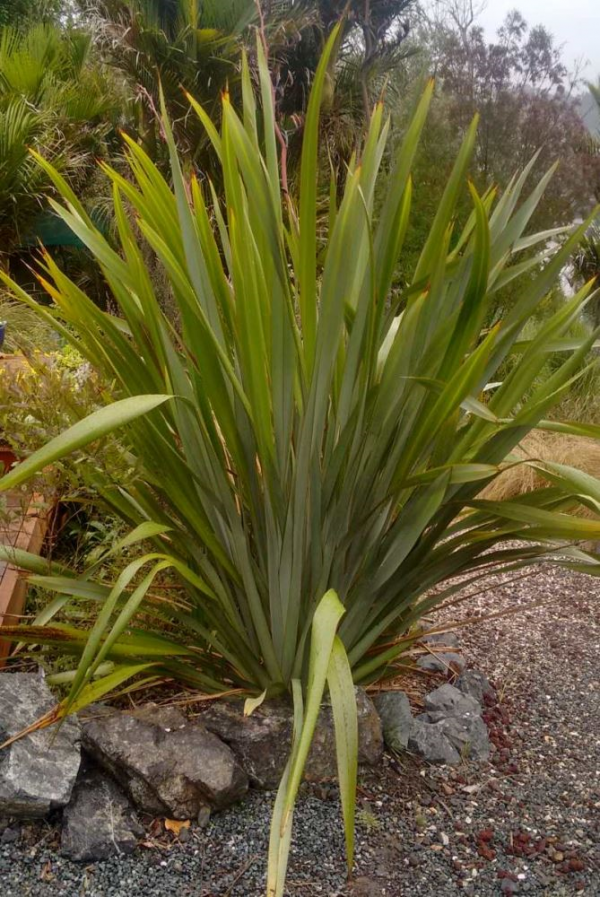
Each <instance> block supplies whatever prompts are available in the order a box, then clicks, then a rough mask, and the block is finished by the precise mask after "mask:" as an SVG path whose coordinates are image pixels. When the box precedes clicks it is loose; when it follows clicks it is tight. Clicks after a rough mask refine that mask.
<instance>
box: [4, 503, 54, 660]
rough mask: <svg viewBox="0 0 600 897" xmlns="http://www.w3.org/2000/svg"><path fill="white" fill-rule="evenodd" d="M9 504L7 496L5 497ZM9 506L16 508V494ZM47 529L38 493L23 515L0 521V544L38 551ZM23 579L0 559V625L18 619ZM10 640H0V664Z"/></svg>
mask: <svg viewBox="0 0 600 897" xmlns="http://www.w3.org/2000/svg"><path fill="white" fill-rule="evenodd" d="M8 504H9V507H10V505H11V496H10V494H9V497H8ZM12 504H13V507H18V506H19V502H18V501H17V500H16V497H15V498H13V499H12ZM47 529H48V513H47V509H46V508H45V507H44V504H43V499H42V496H41V495H33V496H32V498H31V501H30V503H29V507H28V508H27V511H26V512H25V514H24V515H22V516H21V515H18V516H16V517H15V519H13V520H11V521H10V523H8V524H7V523H2V524H0V543H2V544H3V545H10V546H12V547H13V548H20V549H23V550H24V551H29V552H31V553H32V554H39V553H40V552H41V550H42V545H43V544H44V538H45V535H46V531H47ZM26 595H27V582H26V581H25V579H24V577H23V575H22V574H21V573H20V572H19V571H18V570H17V569H16V568H15V567H13V566H12V564H6V563H5V562H4V561H0V628H1V627H2V626H15V625H16V624H17V623H19V622H20V619H21V615H22V614H23V611H24V608H25V598H26ZM10 649H11V644H10V642H5V641H0V667H2V666H3V664H4V660H5V659H6V657H7V656H8V654H9V653H10Z"/></svg>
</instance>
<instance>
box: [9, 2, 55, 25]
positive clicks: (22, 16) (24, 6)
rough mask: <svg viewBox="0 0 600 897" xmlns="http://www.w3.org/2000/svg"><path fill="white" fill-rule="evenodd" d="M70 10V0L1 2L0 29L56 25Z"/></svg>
mask: <svg viewBox="0 0 600 897" xmlns="http://www.w3.org/2000/svg"><path fill="white" fill-rule="evenodd" d="M70 10H71V3H70V0H2V2H1V3H0V28H2V27H6V26H13V27H20V28H23V27H28V26H29V25H30V24H31V23H35V24H38V25H39V24H47V25H48V24H52V23H57V22H58V21H59V20H60V18H61V16H64V15H67V14H68V13H69V12H70Z"/></svg>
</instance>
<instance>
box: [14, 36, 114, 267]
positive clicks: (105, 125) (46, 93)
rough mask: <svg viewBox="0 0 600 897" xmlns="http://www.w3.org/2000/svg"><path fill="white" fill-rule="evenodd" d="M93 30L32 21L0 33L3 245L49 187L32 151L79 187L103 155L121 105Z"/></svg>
mask: <svg viewBox="0 0 600 897" xmlns="http://www.w3.org/2000/svg"><path fill="white" fill-rule="evenodd" d="M118 100H119V98H118V96H116V95H115V89H114V86H113V85H112V84H111V82H110V81H109V80H107V78H106V77H105V75H104V73H103V72H102V71H101V70H100V69H99V68H98V67H97V65H96V64H95V62H94V59H93V45H92V40H91V37H90V35H87V34H85V33H83V32H81V31H76V30H71V31H63V30H61V29H60V28H59V27H58V26H53V25H39V24H33V25H31V26H30V27H28V28H26V29H21V28H16V27H14V28H4V29H2V31H1V33H0V244H1V246H2V249H1V252H3V253H8V252H10V251H11V250H14V249H15V248H16V247H18V246H20V245H22V244H23V242H24V241H26V240H27V238H28V237H29V236H30V228H31V226H32V223H33V222H34V221H35V219H36V217H37V216H39V214H40V212H41V211H42V209H43V199H44V198H45V197H46V195H47V193H48V192H49V188H50V181H49V179H48V177H47V175H46V174H45V172H44V171H43V170H42V169H41V168H40V167H39V166H38V165H36V164H35V162H34V161H33V158H32V157H31V155H30V153H29V150H30V148H36V147H37V148H43V151H44V155H45V156H46V157H47V158H48V159H51V160H52V162H53V164H54V165H55V166H56V167H57V168H58V169H60V170H61V171H62V172H63V174H64V175H65V176H66V177H68V178H69V179H70V181H71V182H72V184H73V186H74V187H75V188H76V189H77V190H79V191H81V190H83V189H84V188H85V186H86V183H87V180H88V179H89V177H90V174H91V172H92V171H93V169H94V168H95V164H96V159H97V158H102V157H103V156H105V155H106V154H107V148H108V142H109V138H110V136H111V134H112V133H113V128H112V125H113V124H114V122H116V121H117V120H118V116H119V114H120V113H119V103H118Z"/></svg>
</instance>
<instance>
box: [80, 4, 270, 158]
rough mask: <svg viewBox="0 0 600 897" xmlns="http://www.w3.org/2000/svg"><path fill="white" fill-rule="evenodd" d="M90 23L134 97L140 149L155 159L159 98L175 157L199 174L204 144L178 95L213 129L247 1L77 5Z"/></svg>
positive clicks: (250, 14)
mask: <svg viewBox="0 0 600 897" xmlns="http://www.w3.org/2000/svg"><path fill="white" fill-rule="evenodd" d="M79 2H80V6H81V7H82V8H83V9H84V11H85V12H86V14H87V16H88V17H89V16H91V17H92V21H93V32H94V34H95V37H96V39H97V41H98V42H99V44H100V48H101V51H102V53H103V55H104V57H105V58H106V59H107V60H108V61H109V62H110V63H111V64H112V65H113V66H114V67H116V68H117V69H118V70H119V71H120V72H121V73H122V74H123V75H124V76H125V78H126V80H127V83H128V84H129V85H130V88H131V90H132V91H133V97H134V104H133V109H134V112H135V120H134V124H135V127H136V130H137V134H138V136H139V137H140V139H141V141H142V143H143V145H144V148H145V149H146V150H147V151H148V152H150V154H151V155H152V156H153V158H155V159H156V158H160V157H161V146H162V142H161V134H160V127H159V125H158V116H157V111H158V108H159V106H160V92H161V89H162V93H163V96H164V100H165V104H166V107H167V109H168V112H169V116H170V118H171V121H172V122H173V127H174V131H175V135H176V139H177V143H178V146H179V149H180V151H181V152H182V153H183V154H184V156H185V157H186V158H187V159H188V160H191V161H193V162H194V163H196V164H200V165H201V167H205V166H206V165H207V164H208V159H209V152H208V140H207V138H206V134H205V131H204V128H203V127H202V125H201V123H200V122H199V121H198V119H197V117H196V116H194V115H190V107H189V103H188V101H187V100H186V98H185V96H184V90H185V91H188V92H189V93H191V94H192V95H193V96H194V97H195V98H196V99H197V100H198V101H199V102H200V103H201V104H202V105H203V107H204V108H205V110H206V112H207V113H208V115H209V116H210V117H211V120H213V121H214V122H215V124H216V125H218V120H219V115H220V97H221V94H222V92H223V91H224V90H225V89H226V88H227V86H228V85H229V84H232V83H233V82H234V81H235V80H236V79H237V75H238V71H239V62H240V58H241V39H242V36H243V34H244V32H245V30H246V28H247V27H248V26H249V25H250V23H251V22H253V21H255V20H256V12H257V10H256V5H255V2H254V0H79Z"/></svg>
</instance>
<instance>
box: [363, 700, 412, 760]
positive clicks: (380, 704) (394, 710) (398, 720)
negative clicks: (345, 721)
mask: <svg viewBox="0 0 600 897" xmlns="http://www.w3.org/2000/svg"><path fill="white" fill-rule="evenodd" d="M373 703H374V704H375V707H376V708H377V713H378V714H379V718H380V720H381V726H382V729H383V740H384V741H385V745H386V747H387V748H389V749H390V750H392V751H405V750H406V748H407V747H408V738H409V735H410V733H411V730H412V727H413V723H414V719H413V715H412V711H411V709H410V704H409V701H408V698H407V696H406V695H405V693H404V692H403V691H386V692H382V693H381V694H379V695H377V696H376V697H375V698H373Z"/></svg>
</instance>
